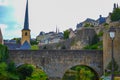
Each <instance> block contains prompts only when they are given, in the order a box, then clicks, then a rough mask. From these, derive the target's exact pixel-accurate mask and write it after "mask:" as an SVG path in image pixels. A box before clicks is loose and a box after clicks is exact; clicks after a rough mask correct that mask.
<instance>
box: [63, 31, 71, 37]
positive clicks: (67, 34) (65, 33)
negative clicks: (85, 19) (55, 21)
mask: <svg viewBox="0 0 120 80" xmlns="http://www.w3.org/2000/svg"><path fill="white" fill-rule="evenodd" d="M69 34H70V31H69V30H66V31H64V39H68V38H69Z"/></svg>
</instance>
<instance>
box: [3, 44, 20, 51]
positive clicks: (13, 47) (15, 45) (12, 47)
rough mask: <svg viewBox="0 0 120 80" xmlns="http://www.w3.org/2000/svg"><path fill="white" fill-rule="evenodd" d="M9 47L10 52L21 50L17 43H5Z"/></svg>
mask: <svg viewBox="0 0 120 80" xmlns="http://www.w3.org/2000/svg"><path fill="white" fill-rule="evenodd" d="M4 45H6V46H7V47H8V49H9V50H17V49H19V48H20V46H21V45H20V44H17V43H4Z"/></svg>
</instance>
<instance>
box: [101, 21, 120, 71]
mask: <svg viewBox="0 0 120 80" xmlns="http://www.w3.org/2000/svg"><path fill="white" fill-rule="evenodd" d="M110 26H114V27H115V29H116V34H115V39H114V42H113V43H114V46H113V50H114V52H113V53H114V59H115V61H116V62H117V64H118V65H119V70H120V23H119V22H114V23H110ZM111 42H112V40H111V39H110V37H109V33H108V31H106V32H105V33H104V35H103V53H104V54H103V62H104V70H105V69H106V67H107V65H108V64H109V62H110V61H111V49H112V45H111Z"/></svg>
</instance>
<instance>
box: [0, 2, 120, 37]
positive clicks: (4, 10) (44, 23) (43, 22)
mask: <svg viewBox="0 0 120 80" xmlns="http://www.w3.org/2000/svg"><path fill="white" fill-rule="evenodd" d="M28 2H29V28H30V29H31V37H32V38H35V37H36V36H37V35H39V33H40V32H41V31H44V32H50V31H56V27H57V28H58V29H59V31H61V32H62V31H65V30H66V29H69V28H72V29H73V30H75V29H76V25H77V24H78V23H80V22H82V21H84V20H85V19H86V18H92V19H95V20H96V19H98V18H99V15H102V16H103V17H107V16H108V14H109V12H112V10H113V4H114V3H118V4H120V0H28ZM25 9H26V0H0V27H1V30H2V34H3V38H4V39H12V38H18V37H21V30H22V29H23V25H24V15H25Z"/></svg>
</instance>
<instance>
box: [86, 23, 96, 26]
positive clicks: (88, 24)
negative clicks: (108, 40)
mask: <svg viewBox="0 0 120 80" xmlns="http://www.w3.org/2000/svg"><path fill="white" fill-rule="evenodd" d="M84 27H94V25H92V24H90V23H85V25H84Z"/></svg>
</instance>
